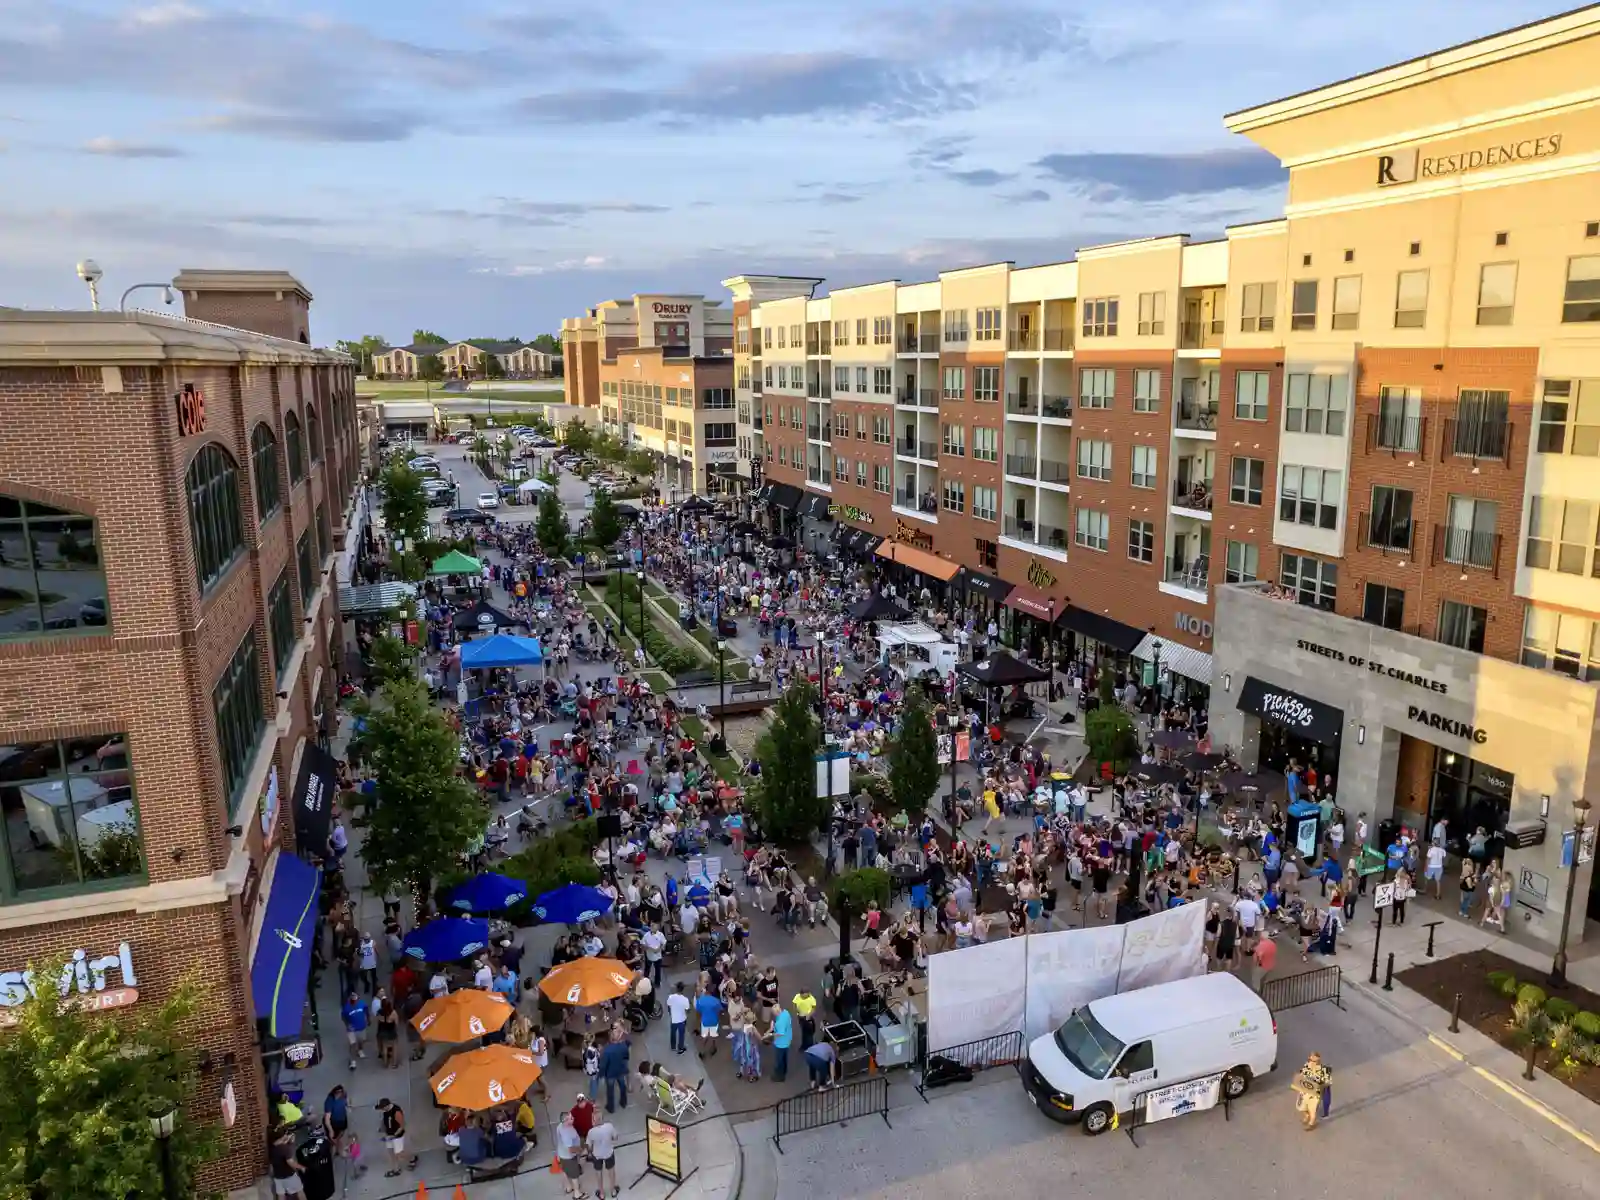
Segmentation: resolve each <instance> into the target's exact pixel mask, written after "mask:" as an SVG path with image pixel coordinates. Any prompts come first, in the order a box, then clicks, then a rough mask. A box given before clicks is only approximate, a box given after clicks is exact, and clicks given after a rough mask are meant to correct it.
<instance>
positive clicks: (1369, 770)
mask: <svg viewBox="0 0 1600 1200" xmlns="http://www.w3.org/2000/svg"><path fill="white" fill-rule="evenodd" d="M1597 53H1600V9H1597V8H1589V9H1585V10H1582V11H1579V12H1576V13H1571V14H1567V15H1564V16H1560V17H1555V18H1552V19H1550V20H1548V21H1544V22H1539V23H1536V24H1534V25H1531V26H1527V27H1524V28H1521V29H1517V30H1512V31H1510V32H1508V33H1504V34H1500V35H1496V36H1494V37H1490V38H1485V39H1482V40H1480V41H1478V42H1474V43H1470V44H1468V45H1465V46H1460V47H1455V48H1452V49H1449V50H1445V51H1441V52H1439V53H1437V54H1434V55H1430V56H1428V57H1427V58H1425V59H1420V60H1416V61H1414V62H1411V63H1404V64H1399V65H1397V66H1395V67H1391V68H1387V69H1385V70H1382V71H1377V72H1374V73H1372V74H1371V75H1367V76H1362V77H1360V78H1359V79H1355V80H1350V81H1346V82H1344V83H1339V84H1335V85H1332V86H1330V87H1327V88H1323V89H1319V90H1316V91H1312V92H1308V93H1305V94H1302V95H1299V96H1294V97H1290V98H1288V99H1285V100H1281V101H1276V102H1274V103H1271V104H1267V105H1263V106H1260V107H1258V108H1255V109H1251V110H1248V111H1245V112H1241V113H1236V114H1233V115H1232V116H1230V117H1229V118H1227V124H1228V126H1229V128H1230V129H1232V130H1234V131H1235V132H1239V133H1242V134H1244V135H1246V136H1248V137H1250V138H1251V139H1253V140H1254V141H1256V142H1257V143H1258V144H1260V145H1261V146H1262V147H1264V148H1265V149H1266V150H1268V151H1270V152H1272V153H1274V154H1276V155H1277V156H1278V157H1279V158H1280V159H1281V160H1282V161H1283V163H1284V165H1285V166H1286V167H1287V168H1288V170H1289V203H1288V206H1287V208H1286V212H1285V215H1284V216H1283V217H1282V218H1279V219H1276V220H1270V221H1263V222H1258V223H1254V224H1249V225H1241V226H1236V227H1233V228H1230V229H1228V230H1227V232H1226V235H1225V236H1224V237H1223V238H1221V239H1218V240H1215V241H1210V242H1194V241H1191V240H1190V239H1189V238H1187V237H1185V236H1181V235H1172V236H1157V237H1150V238H1144V239H1138V240H1135V241H1130V242H1124V243H1119V244H1115V245H1106V246H1094V247H1085V248H1082V249H1080V250H1079V251H1078V253H1077V256H1076V258H1074V259H1073V260H1071V261H1068V262H1062V263H1053V264H1046V265H1043V266H1037V267H1025V268H1018V267H1015V266H1013V265H1012V264H1010V263H996V264H989V265H986V266H980V267H974V268H967V269H962V270H953V271H946V272H942V273H941V274H940V275H939V276H938V277H937V279H935V280H931V281H928V282H923V283H915V284H901V283H899V282H897V281H888V282H884V283H880V284H874V285H868V286H863V287H851V288H843V289H839V290H836V291H833V292H832V293H830V294H829V295H827V296H824V297H816V296H815V295H814V293H813V289H812V287H811V286H807V287H806V288H804V289H803V290H802V289H797V290H796V291H795V292H794V294H790V295H788V296H781V297H776V298H771V299H759V298H756V299H755V300H754V302H753V303H752V304H751V309H750V314H749V316H750V345H751V355H750V360H751V367H752V370H751V382H752V394H753V396H754V397H755V398H756V411H757V412H759V414H760V417H761V428H760V430H759V431H758V434H757V442H756V445H757V447H758V452H759V454H760V456H761V459H762V466H763V474H764V482H763V487H762V489H761V491H760V492H759V493H758V498H759V499H760V500H761V501H762V503H763V506H764V507H766V508H768V509H769V510H771V511H772V512H773V514H774V517H775V519H776V520H777V522H778V526H777V527H778V528H780V529H781V530H783V531H785V532H793V533H794V534H795V535H796V536H797V537H798V538H799V539H800V540H801V541H803V542H804V543H805V544H806V545H808V546H809V547H810V548H812V549H814V550H818V551H821V552H824V553H842V554H850V553H857V554H867V555H872V556H875V557H876V558H878V559H880V560H889V561H890V562H891V563H892V566H891V568H890V569H891V570H892V571H898V572H899V573H901V574H904V575H906V576H907V578H908V582H912V583H916V584H927V585H928V586H930V588H932V590H933V591H934V592H935V594H937V595H940V596H946V597H951V598H962V597H965V598H966V599H969V600H976V601H979V602H982V603H984V604H987V605H989V606H991V607H992V610H993V612H994V613H995V614H996V615H997V616H998V617H999V618H1000V620H1001V624H1002V626H1003V627H1005V628H1006V629H1007V631H1008V633H1009V634H1010V636H1011V637H1012V638H1013V640H1014V641H1015V642H1016V643H1017V644H1019V645H1021V646H1024V647H1027V648H1031V649H1033V650H1034V651H1035V652H1041V651H1043V650H1044V649H1046V648H1047V647H1050V646H1053V647H1054V648H1055V649H1056V650H1057V652H1058V654H1061V655H1062V656H1064V657H1069V658H1077V659H1087V658H1096V659H1100V660H1105V659H1110V660H1112V661H1114V662H1116V663H1118V664H1119V665H1121V666H1124V667H1127V668H1130V669H1134V670H1137V671H1141V672H1142V673H1143V674H1144V675H1145V677H1146V678H1147V679H1151V680H1154V679H1157V678H1159V679H1160V681H1161V686H1162V689H1163V691H1164V692H1165V693H1167V694H1168V695H1169V696H1173V697H1176V698H1179V699H1183V700H1186V701H1187V702H1189V703H1191V704H1195V705H1198V706H1201V707H1205V708H1207V709H1208V710H1209V713H1210V716H1211V721H1212V727H1213V730H1214V732H1215V734H1216V736H1217V738H1218V740H1219V741H1221V742H1224V743H1227V744H1230V745H1233V746H1235V747H1238V748H1240V749H1241V750H1242V752H1243V753H1244V755H1245V757H1246V759H1247V761H1248V762H1250V763H1252V764H1260V765H1261V766H1263V767H1281V766H1282V764H1283V763H1284V762H1286V761H1287V760H1288V758H1290V757H1295V758H1297V759H1298V760H1299V761H1301V762H1306V761H1308V760H1310V761H1313V762H1316V763H1318V765H1319V766H1320V767H1321V768H1322V769H1323V770H1324V772H1325V773H1327V774H1336V775H1337V778H1338V779H1339V781H1340V783H1341V785H1342V790H1341V793H1340V794H1341V796H1342V797H1344V798H1345V799H1346V803H1347V805H1352V806H1354V807H1355V808H1365V809H1366V810H1367V811H1369V812H1370V813H1372V814H1374V815H1375V816H1378V817H1390V816H1392V817H1393V818H1394V819H1396V820H1401V821H1406V822H1409V823H1410V824H1412V825H1413V826H1419V825H1423V824H1427V825H1429V826H1431V824H1432V823H1433V821H1435V820H1437V819H1438V818H1440V817H1448V818H1449V819H1450V821H1451V827H1452V834H1451V837H1452V841H1453V843H1455V845H1456V846H1457V848H1459V845H1460V843H1461V840H1462V839H1464V838H1465V836H1466V835H1468V834H1470V833H1471V832H1472V829H1473V828H1475V827H1476V826H1478V825H1480V824H1481V825H1483V826H1484V827H1485V828H1486V829H1489V830H1491V831H1495V830H1500V831H1503V834H1504V838H1505V841H1506V860H1507V862H1508V864H1510V865H1511V866H1512V868H1513V869H1514V870H1516V871H1517V872H1518V873H1519V878H1520V879H1521V880H1522V881H1523V887H1522V888H1521V889H1520V890H1519V893H1518V897H1517V900H1518V903H1519V905H1520V906H1521V911H1523V913H1524V915H1525V917H1526V920H1527V922H1528V925H1529V927H1530V928H1531V929H1532V930H1533V932H1535V933H1536V934H1538V935H1541V936H1545V937H1548V938H1550V939H1552V940H1553V939H1554V938H1555V936H1556V930H1557V927H1558V925H1559V922H1560V921H1561V919H1562V916H1563V902H1562V889H1561V886H1560V876H1561V872H1562V868H1561V862H1562V858H1561V850H1560V842H1561V838H1560V831H1561V828H1562V827H1563V826H1562V823H1563V822H1570V819H1571V818H1570V816H1569V814H1570V812H1571V805H1572V802H1573V801H1574V800H1577V799H1587V800H1590V801H1596V800H1600V785H1597V781H1600V744H1597V742H1596V739H1595V736H1594V728H1595V722H1594V708H1595V704H1594V700H1595V688H1594V687H1593V683H1594V682H1596V681H1600V549H1597V547H1600V472H1597V471H1595V470H1594V460H1595V458H1596V456H1597V455H1600V432H1597V430H1600V203H1597V201H1596V197H1597V196H1600V186H1597V182H1600V176H1597V164H1600V102H1597V101H1596V100H1594V98H1593V96H1592V92H1591V91H1586V90H1585V88H1586V86H1587V85H1586V84H1585V83H1584V82H1583V81H1584V80H1585V79H1586V78H1592V75H1593V67H1594V63H1595V61H1596V55H1597ZM1489 96H1493V97H1496V99H1495V101H1494V104H1493V105H1490V104H1489V102H1488V100H1487V99H1484V97H1489ZM741 278H743V277H741ZM810 282H811V281H807V283H808V284H809V283H810ZM729 286H730V289H731V290H732V291H733V294H734V298H735V305H736V308H735V311H736V313H738V314H740V315H741V316H742V311H743V310H742V309H741V308H739V307H738V306H739V305H740V304H741V302H742V301H743V299H744V298H745V297H744V295H743V293H742V292H741V290H740V287H739V281H738V280H737V279H736V280H732V281H729ZM736 361H737V362H738V363H739V364H740V365H741V367H742V363H743V359H742V358H736ZM1284 600H1290V601H1298V604H1285V603H1283V601H1284ZM1330 661H1331V662H1334V663H1343V664H1345V666H1344V668H1342V669H1341V668H1333V669H1330V668H1329V662H1330ZM1352 663H1353V664H1356V668H1357V669H1352V668H1351V667H1350V664H1352ZM1445 697H1448V699H1445ZM1285 714H1289V715H1288V716H1287V717H1286V715H1285ZM1552 826H1553V827H1552ZM1568 827H1570V826H1568ZM1547 834H1548V836H1546V835H1547ZM1569 857H1570V856H1569ZM1580 857H1582V856H1580ZM1580 869H1581V878H1580V880H1579V885H1580V887H1582V888H1583V889H1584V893H1585V894H1590V893H1589V882H1590V880H1589V868H1588V865H1587V860H1585V862H1584V863H1582V864H1580ZM1591 906H1594V907H1596V910H1597V911H1600V902H1597V901H1595V900H1593V899H1591Z"/></svg>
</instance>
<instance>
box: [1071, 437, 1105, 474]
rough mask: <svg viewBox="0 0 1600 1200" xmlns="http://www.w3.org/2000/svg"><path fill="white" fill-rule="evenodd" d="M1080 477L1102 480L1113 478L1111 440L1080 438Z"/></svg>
mask: <svg viewBox="0 0 1600 1200" xmlns="http://www.w3.org/2000/svg"><path fill="white" fill-rule="evenodd" d="M1078 477H1079V478H1080V479H1098V480H1101V481H1102V482H1104V481H1106V480H1109V479H1110V478H1111V443H1110V442H1104V441H1096V440H1094V439H1092V438H1082V439H1080V440H1079V442H1078Z"/></svg>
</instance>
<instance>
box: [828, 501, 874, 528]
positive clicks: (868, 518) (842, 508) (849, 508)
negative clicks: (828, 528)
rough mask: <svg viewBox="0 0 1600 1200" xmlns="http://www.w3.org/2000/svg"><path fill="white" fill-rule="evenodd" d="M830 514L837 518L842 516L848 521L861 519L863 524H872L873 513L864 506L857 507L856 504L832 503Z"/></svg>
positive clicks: (829, 506)
mask: <svg viewBox="0 0 1600 1200" xmlns="http://www.w3.org/2000/svg"><path fill="white" fill-rule="evenodd" d="M828 515H829V516H830V517H833V518H835V519H839V518H842V519H844V520H846V521H859V522H860V523H861V524H863V525H871V524H872V514H871V513H869V512H868V511H867V510H866V509H864V508H857V507H856V506H855V505H854V504H830V505H828Z"/></svg>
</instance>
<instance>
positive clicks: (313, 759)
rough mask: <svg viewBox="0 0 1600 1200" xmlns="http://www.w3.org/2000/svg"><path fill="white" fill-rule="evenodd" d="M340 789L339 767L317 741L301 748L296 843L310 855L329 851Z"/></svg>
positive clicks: (295, 813) (296, 796) (296, 788)
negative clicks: (329, 839) (331, 828)
mask: <svg viewBox="0 0 1600 1200" xmlns="http://www.w3.org/2000/svg"><path fill="white" fill-rule="evenodd" d="M338 786H339V764H338V762H337V761H336V760H335V759H334V757H333V755H331V754H329V753H328V752H327V751H326V750H324V749H323V748H322V747H321V746H319V745H317V744H316V743H315V742H307V743H306V744H305V745H304V746H302V747H301V748H300V770H299V773H298V774H297V775H296V776H295V781H294V796H293V803H294V840H295V844H296V845H297V846H299V847H300V849H302V850H304V851H305V852H306V853H307V854H318V855H321V854H326V853H327V852H328V830H329V828H330V826H331V824H332V816H333V793H334V789H335V788H336V787H338Z"/></svg>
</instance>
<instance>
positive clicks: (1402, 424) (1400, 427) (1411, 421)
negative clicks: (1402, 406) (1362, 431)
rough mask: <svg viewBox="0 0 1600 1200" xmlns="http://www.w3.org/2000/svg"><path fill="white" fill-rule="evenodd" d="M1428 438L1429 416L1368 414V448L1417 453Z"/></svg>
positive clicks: (1397, 452) (1390, 451) (1399, 452)
mask: <svg viewBox="0 0 1600 1200" xmlns="http://www.w3.org/2000/svg"><path fill="white" fill-rule="evenodd" d="M1427 440H1428V418H1426V417H1407V416H1404V415H1402V414H1399V413H1368V414H1367V449H1368V450H1387V451H1389V453H1391V454H1416V453H1418V452H1419V451H1421V449H1422V447H1423V446H1424V445H1425V444H1426V443H1427Z"/></svg>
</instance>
